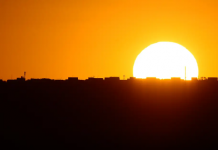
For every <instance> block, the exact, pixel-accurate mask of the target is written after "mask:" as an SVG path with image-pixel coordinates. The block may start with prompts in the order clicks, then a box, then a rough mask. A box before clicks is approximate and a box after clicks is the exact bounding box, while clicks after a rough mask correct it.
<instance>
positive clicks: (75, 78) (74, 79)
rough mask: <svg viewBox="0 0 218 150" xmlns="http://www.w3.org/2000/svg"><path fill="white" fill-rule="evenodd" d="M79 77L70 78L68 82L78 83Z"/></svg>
mask: <svg viewBox="0 0 218 150" xmlns="http://www.w3.org/2000/svg"><path fill="white" fill-rule="evenodd" d="M78 80H79V79H78V77H68V81H78Z"/></svg>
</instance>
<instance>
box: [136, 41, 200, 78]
mask: <svg viewBox="0 0 218 150" xmlns="http://www.w3.org/2000/svg"><path fill="white" fill-rule="evenodd" d="M133 76H134V77H136V78H147V77H156V78H159V79H170V78H171V77H180V78H181V79H185V77H186V80H191V78H192V77H198V65H197V61H196V59H195V58H194V56H193V55H192V54H191V53H190V52H189V51H188V50H187V49H186V48H185V47H183V46H181V45H179V44H177V43H173V42H158V43H155V44H152V45H150V46H148V47H147V48H145V49H144V50H143V51H142V52H141V53H140V54H139V55H138V56H137V58H136V60H135V63H134V66H133Z"/></svg>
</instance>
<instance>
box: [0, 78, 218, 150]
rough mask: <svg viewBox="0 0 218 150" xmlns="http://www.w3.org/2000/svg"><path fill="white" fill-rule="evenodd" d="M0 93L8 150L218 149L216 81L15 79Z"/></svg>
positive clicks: (2, 86)
mask: <svg viewBox="0 0 218 150" xmlns="http://www.w3.org/2000/svg"><path fill="white" fill-rule="evenodd" d="M0 91H1V92H0V99H1V104H0V107H1V112H2V113H1V114H2V115H3V117H2V120H3V122H2V125H3V126H2V127H1V129H2V130H1V132H2V136H3V143H5V144H6V145H8V146H16V147H28V148H30V149H31V148H36V147H42V146H43V147H45V146H48V147H53V146H54V147H57V146H60V147H61V148H64V147H65V146H66V147H71V148H86V149H87V148H91V147H101V148H104V149H105V148H112V147H117V148H131V149H133V148H136V147H145V148H146V147H147V148H153V149H155V148H168V147H174V148H175V149H178V148H182V147H186V146H190V145H192V146H195V147H196V148H201V147H202V146H207V147H208V146H214V145H215V144H216V143H217V134H218V130H217V127H218V121H217V118H218V109H217V108H218V82H217V78H209V79H208V80H196V79H195V80H192V81H183V80H180V79H176V78H175V79H172V80H156V79H152V78H150V79H145V80H139V79H134V78H131V79H129V80H119V78H106V79H105V80H103V79H100V78H99V79H96V78H89V79H88V80H85V81H84V80H78V79H77V78H69V79H68V80H50V79H31V80H27V81H25V79H23V78H20V79H18V80H8V81H7V82H4V81H0Z"/></svg>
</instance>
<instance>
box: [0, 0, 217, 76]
mask: <svg viewBox="0 0 218 150" xmlns="http://www.w3.org/2000/svg"><path fill="white" fill-rule="evenodd" d="M217 8H218V1H217V0H19V1H18V0H0V78H1V79H4V80H6V79H11V78H13V79H14V78H17V77H20V76H22V75H23V72H24V71H26V72H27V78H52V79H66V78H67V77H70V76H76V77H79V78H80V79H86V78H88V77H93V76H94V77H109V76H119V77H121V78H123V75H125V76H126V77H130V76H133V65H134V61H135V59H136V57H137V55H138V54H139V53H140V52H141V51H142V50H143V49H144V48H146V47H147V46H149V45H151V44H153V43H156V42H160V41H170V42H176V43H178V44H181V45H183V46H184V47H186V48H187V49H188V50H189V51H190V52H191V53H192V54H193V55H194V57H195V58H196V60H197V63H198V67H199V77H202V76H206V77H218V70H217V66H218V59H217V57H218V44H217V43H218V9H217Z"/></svg>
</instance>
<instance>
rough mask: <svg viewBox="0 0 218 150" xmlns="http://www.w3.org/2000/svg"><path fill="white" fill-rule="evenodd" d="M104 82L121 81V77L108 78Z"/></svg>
mask: <svg viewBox="0 0 218 150" xmlns="http://www.w3.org/2000/svg"><path fill="white" fill-rule="evenodd" d="M104 80H105V81H112V82H113V81H119V80H120V78H119V77H106V78H105V79H104Z"/></svg>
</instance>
